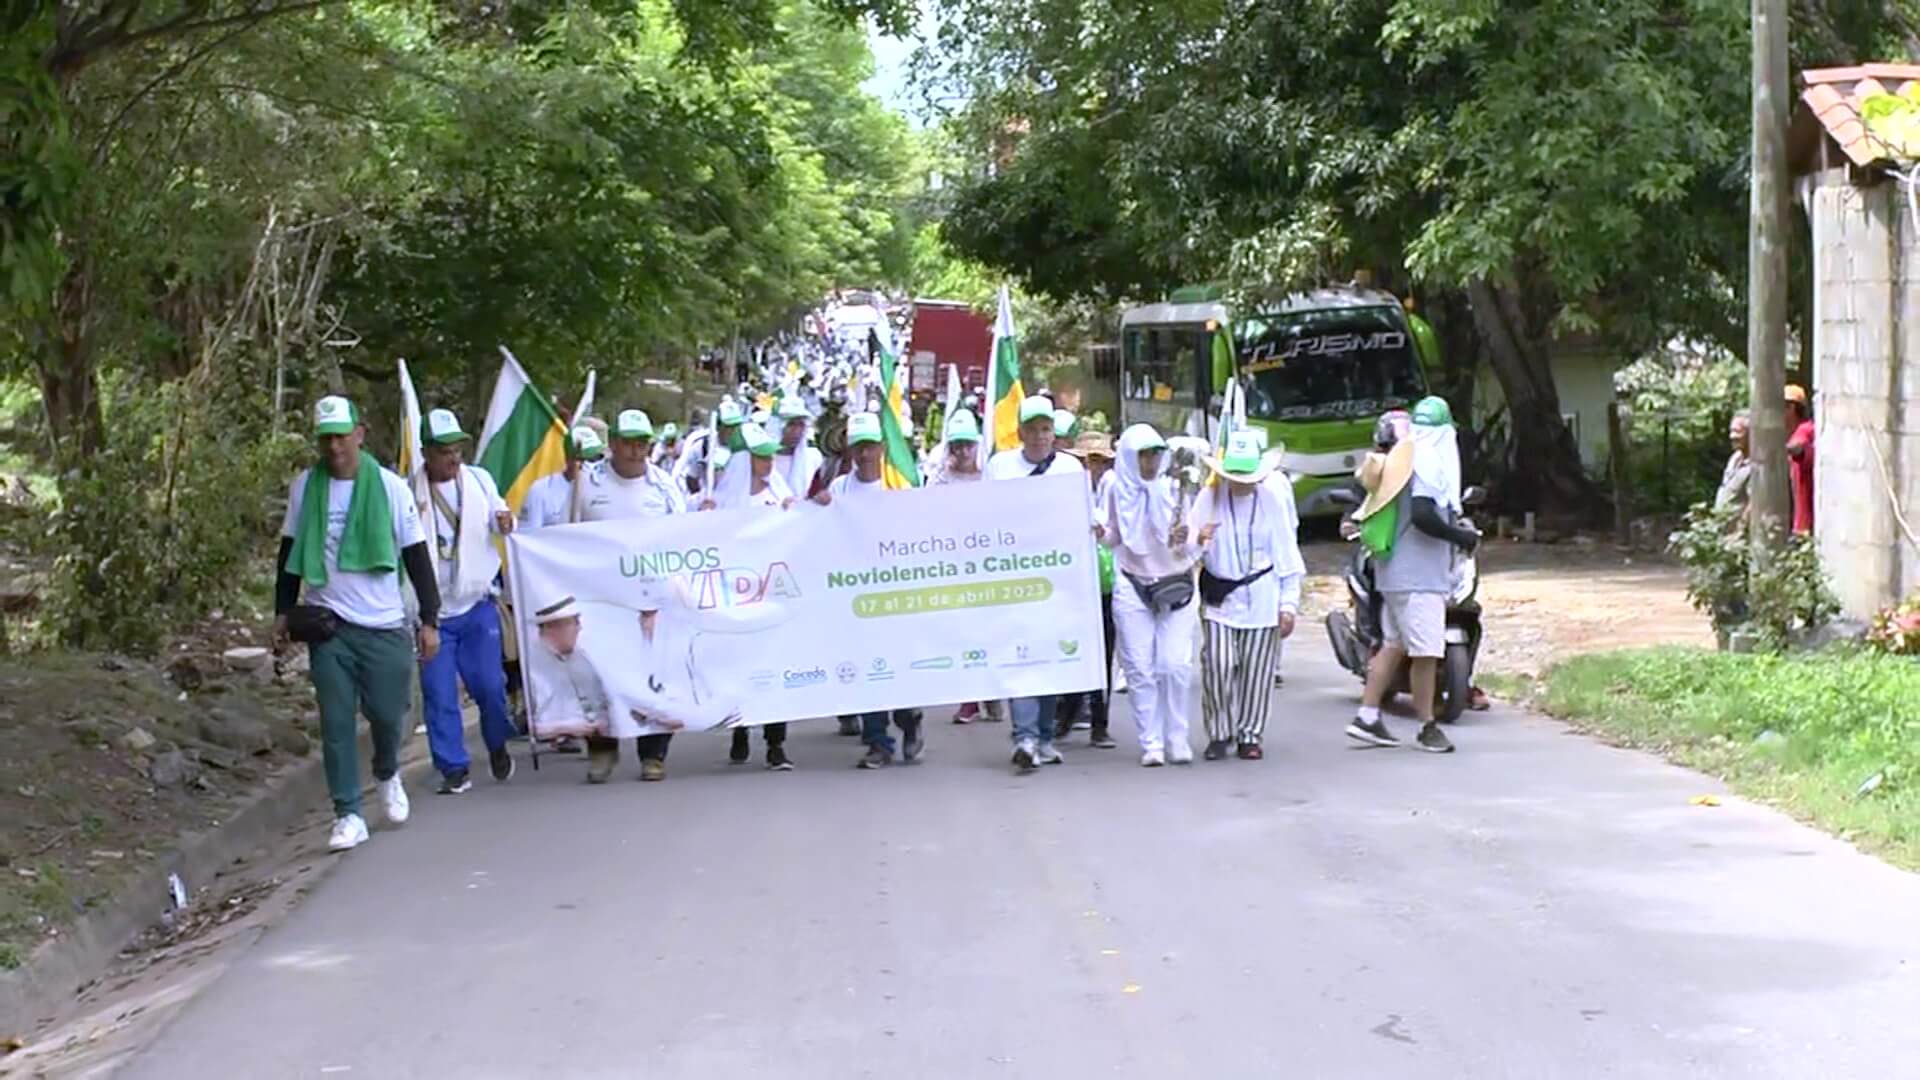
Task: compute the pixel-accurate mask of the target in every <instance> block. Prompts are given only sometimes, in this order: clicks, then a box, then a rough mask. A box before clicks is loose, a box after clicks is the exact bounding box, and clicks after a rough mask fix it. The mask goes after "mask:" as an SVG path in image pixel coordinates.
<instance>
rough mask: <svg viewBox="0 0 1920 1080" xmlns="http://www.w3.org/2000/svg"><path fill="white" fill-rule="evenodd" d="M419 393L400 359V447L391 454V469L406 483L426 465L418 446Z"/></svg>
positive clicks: (405, 364)
mask: <svg viewBox="0 0 1920 1080" xmlns="http://www.w3.org/2000/svg"><path fill="white" fill-rule="evenodd" d="M422 430H423V429H422V427H421V422H420V395H419V394H417V393H415V392H414V389H413V376H412V375H410V374H408V372H407V362H406V361H405V360H402V361H400V448H399V449H398V450H396V451H395V452H394V455H393V462H394V464H393V471H394V472H397V473H399V474H400V476H401V478H402V479H404V480H406V481H407V482H408V483H412V482H413V478H414V474H415V473H417V472H420V471H421V470H422V469H423V468H425V466H426V457H425V456H424V455H423V452H422V450H421V446H420V432H421V431H422Z"/></svg>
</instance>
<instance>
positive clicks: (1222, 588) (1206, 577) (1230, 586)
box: [1200, 566, 1273, 607]
mask: <svg viewBox="0 0 1920 1080" xmlns="http://www.w3.org/2000/svg"><path fill="white" fill-rule="evenodd" d="M1272 572H1273V567H1271V566H1267V567H1262V568H1261V569H1259V570H1255V571H1254V572H1253V573H1251V574H1248V575H1247V576H1246V577H1238V578H1228V577H1220V576H1219V575H1217V574H1213V573H1209V572H1208V571H1207V568H1206V567H1204V566H1202V567H1201V568H1200V599H1201V600H1203V601H1205V602H1206V605H1207V606H1208V607H1219V606H1220V605H1221V604H1224V603H1226V602H1227V597H1229V596H1232V595H1233V593H1234V590H1236V589H1238V588H1240V587H1241V586H1242V585H1251V584H1253V583H1254V582H1256V581H1259V580H1260V579H1261V578H1263V577H1266V576H1267V575H1268V574H1270V573H1272Z"/></svg>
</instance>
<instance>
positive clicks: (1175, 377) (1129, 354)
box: [1121, 325, 1208, 408]
mask: <svg viewBox="0 0 1920 1080" xmlns="http://www.w3.org/2000/svg"><path fill="white" fill-rule="evenodd" d="M1122 341H1123V343H1124V346H1125V348H1124V351H1125V358H1124V362H1125V370H1124V371H1123V372H1122V378H1121V392H1122V393H1123V394H1124V395H1125V396H1126V397H1128V398H1131V399H1133V400H1135V401H1154V402H1159V403H1162V404H1170V405H1184V406H1186V407H1188V408H1192V407H1193V405H1194V402H1195V400H1196V393H1197V391H1198V385H1199V382H1200V379H1201V375H1200V373H1201V372H1204V371H1205V370H1206V369H1205V368H1203V367H1197V366H1196V365H1198V364H1202V363H1204V362H1205V361H1206V359H1207V355H1208V354H1207V345H1208V340H1207V336H1206V331H1205V330H1204V329H1202V328H1198V327H1191V326H1154V325H1144V326H1129V327H1127V328H1126V330H1125V332H1124V333H1123V334H1122Z"/></svg>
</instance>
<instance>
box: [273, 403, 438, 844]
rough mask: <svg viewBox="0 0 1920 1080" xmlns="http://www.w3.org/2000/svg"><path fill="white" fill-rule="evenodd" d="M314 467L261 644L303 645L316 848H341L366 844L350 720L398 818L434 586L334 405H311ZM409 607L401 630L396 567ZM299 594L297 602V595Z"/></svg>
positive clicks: (385, 479)
mask: <svg viewBox="0 0 1920 1080" xmlns="http://www.w3.org/2000/svg"><path fill="white" fill-rule="evenodd" d="M313 418H314V425H313V430H314V436H315V438H316V439H317V441H318V443H319V451H320V460H319V463H318V464H316V465H314V466H311V467H309V468H307V469H305V470H303V471H302V472H301V473H300V475H299V476H297V477H295V478H294V481H293V486H292V488H291V489H290V490H289V491H288V492H287V518H286V522H285V524H283V525H282V526H281V529H280V557H279V565H278V574H277V575H276V583H275V588H274V597H273V601H274V602H273V610H274V615H275V618H274V621H273V644H274V648H275V649H277V650H278V649H284V648H286V646H287V643H288V642H289V641H300V642H303V643H305V644H306V646H307V650H308V658H309V659H310V661H311V665H310V666H311V668H312V675H313V689H314V693H315V696H317V697H318V698H319V701H320V747H321V753H322V757H323V759H324V761H325V764H326V770H327V791H328V793H329V794H331V795H332V796H333V814H334V821H333V834H332V836H331V837H330V838H329V839H328V841H327V847H328V848H329V849H331V850H333V851H346V850H348V849H350V848H355V847H358V846H360V845H361V844H363V843H365V842H366V840H367V823H366V819H364V818H362V817H361V816H360V760H359V746H358V738H357V736H358V730H357V726H356V724H355V719H354V717H355V713H357V712H365V713H366V715H367V724H368V726H369V727H370V728H371V729H372V731H373V778H374V780H376V781H378V784H379V789H380V802H381V807H382V809H383V810H385V811H386V817H387V820H388V821H389V822H390V823H392V824H395V825H399V824H401V823H403V822H405V821H406V820H407V813H408V807H407V791H406V788H405V787H404V786H403V785H402V784H401V782H400V740H401V737H402V735H403V734H404V733H405V731H406V722H407V710H408V708H409V707H410V706H411V705H412V702H413V677H414V662H415V646H416V645H417V646H418V648H419V660H420V662H422V663H424V662H426V661H428V660H431V659H433V655H434V653H435V652H437V651H438V650H439V647H440V636H439V631H438V630H437V629H435V627H436V626H437V624H438V616H439V612H440V590H439V588H438V586H437V585H436V584H435V581H434V574H433V560H432V556H431V555H430V554H429V553H428V551H427V537H426V533H425V531H424V530H423V529H422V528H421V527H420V512H419V509H418V507H417V506H416V505H415V504H414V501H413V493H412V492H411V491H409V490H408V489H407V483H406V481H404V480H402V479H400V478H399V477H398V476H396V475H394V474H393V473H391V472H389V471H387V470H386V469H383V468H381V467H380V463H379V462H377V461H375V460H374V459H373V455H371V454H368V453H367V452H365V451H364V450H362V449H361V448H360V447H361V443H363V442H364V441H365V440H366V434H367V432H366V428H364V427H362V426H361V424H360V413H359V411H358V410H356V409H355V408H354V407H353V403H352V402H350V401H348V400H347V399H346V398H343V397H335V396H329V397H324V398H321V399H320V400H319V402H318V403H316V404H315V405H314V410H313ZM402 565H404V566H405V567H406V572H407V577H408V578H409V579H410V580H411V581H412V582H413V591H414V595H415V597H416V599H418V601H419V608H420V615H419V619H420V627H419V630H418V631H416V632H414V633H408V631H407V609H406V606H405V603H404V601H403V600H402V598H401V595H400V568H401V566H402ZM303 594H304V595H303Z"/></svg>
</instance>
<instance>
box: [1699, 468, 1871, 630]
mask: <svg viewBox="0 0 1920 1080" xmlns="http://www.w3.org/2000/svg"><path fill="white" fill-rule="evenodd" d="M1774 546H1775V550H1774V552H1773V554H1772V555H1771V557H1769V558H1761V557H1759V556H1758V554H1757V553H1756V552H1755V550H1754V548H1753V545H1752V543H1751V540H1750V538H1749V536H1748V534H1747V530H1746V528H1745V520H1744V518H1743V517H1742V516H1741V515H1740V514H1739V513H1738V512H1736V511H1734V510H1732V509H1716V508H1715V507H1713V506H1712V505H1710V504H1707V503H1700V504H1698V505H1696V506H1694V507H1693V509H1691V510H1689V511H1688V512H1687V516H1686V519H1685V520H1684V521H1683V523H1682V525H1681V528H1680V529H1679V530H1678V531H1676V532H1675V533H1674V534H1673V535H1672V536H1671V537H1669V538H1668V550H1669V551H1671V552H1672V554H1673V555H1674V556H1675V557H1677V558H1678V559H1679V560H1680V561H1681V563H1682V564H1684V565H1685V566H1686V568H1687V599H1688V600H1690V601H1692V603H1693V606H1694V607H1695V608H1696V609H1698V610H1700V611H1704V612H1706V613H1707V614H1708V616H1709V617H1710V618H1711V619H1712V620H1713V628H1714V631H1715V632H1716V633H1718V634H1720V635H1721V636H1722V638H1723V639H1724V638H1725V636H1726V635H1728V634H1731V633H1733V632H1735V631H1740V630H1744V631H1746V632H1749V633H1751V634H1753V635H1754V639H1755V642H1756V644H1757V646H1758V647H1759V648H1761V649H1762V650H1764V651H1767V652H1776V653H1777V652H1782V651H1784V650H1785V649H1786V648H1787V647H1788V646H1789V645H1790V644H1791V643H1792V641H1793V639H1794V636H1795V634H1796V633H1799V632H1803V631H1806V630H1809V629H1812V628H1815V627H1818V626H1821V625H1824V624H1825V623H1826V622H1827V621H1828V620H1829V619H1831V618H1833V616H1834V615H1836V614H1838V612H1839V610H1840V603H1839V601H1838V600H1837V599H1836V598H1835V597H1834V595H1833V590H1832V587H1831V586H1830V585H1829V584H1828V582H1827V575H1826V572H1825V570H1824V569H1822V567H1821V565H1820V556H1819V552H1818V551H1817V549H1816V548H1815V547H1814V544H1813V538H1812V537H1808V536H1796V537H1792V538H1790V539H1788V540H1786V541H1785V542H1784V543H1777V544H1776V545H1774Z"/></svg>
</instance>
